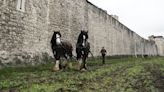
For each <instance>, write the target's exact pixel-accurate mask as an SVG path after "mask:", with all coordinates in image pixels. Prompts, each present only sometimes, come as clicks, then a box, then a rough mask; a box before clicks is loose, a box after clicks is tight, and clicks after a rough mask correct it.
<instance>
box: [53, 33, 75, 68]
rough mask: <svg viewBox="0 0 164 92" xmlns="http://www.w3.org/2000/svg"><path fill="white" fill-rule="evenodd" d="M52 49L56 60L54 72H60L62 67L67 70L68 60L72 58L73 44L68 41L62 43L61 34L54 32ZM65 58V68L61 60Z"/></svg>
mask: <svg viewBox="0 0 164 92" xmlns="http://www.w3.org/2000/svg"><path fill="white" fill-rule="evenodd" d="M51 48H52V51H53V54H54V57H55V59H56V62H55V65H54V67H53V71H58V70H60V69H61V68H62V67H63V68H65V67H66V65H67V59H68V58H72V51H73V47H72V44H71V43H69V42H66V41H61V34H60V32H56V31H55V32H54V34H53V36H52V39H51ZM61 57H64V58H65V59H66V61H65V62H63V63H64V64H63V66H62V65H61V62H60V58H61Z"/></svg>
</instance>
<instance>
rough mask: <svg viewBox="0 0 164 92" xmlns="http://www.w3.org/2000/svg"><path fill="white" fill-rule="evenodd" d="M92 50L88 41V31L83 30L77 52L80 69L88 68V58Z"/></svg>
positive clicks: (77, 44) (78, 41)
mask: <svg viewBox="0 0 164 92" xmlns="http://www.w3.org/2000/svg"><path fill="white" fill-rule="evenodd" d="M89 52H90V43H89V42H88V31H81V33H80V34H79V37H78V40H77V43H76V54H77V61H78V68H79V70H87V67H86V59H87V57H88V54H89Z"/></svg>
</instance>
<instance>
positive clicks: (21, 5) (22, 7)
mask: <svg viewBox="0 0 164 92" xmlns="http://www.w3.org/2000/svg"><path fill="white" fill-rule="evenodd" d="M17 10H19V11H22V12H24V11H25V0H17Z"/></svg>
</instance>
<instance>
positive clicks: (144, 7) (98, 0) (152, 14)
mask: <svg viewBox="0 0 164 92" xmlns="http://www.w3.org/2000/svg"><path fill="white" fill-rule="evenodd" d="M88 1H90V2H91V3H93V4H94V5H96V6H98V7H99V8H102V9H103V10H107V12H108V14H113V15H117V16H119V21H120V22H121V23H123V24H124V25H126V26H127V27H128V28H130V29H131V30H133V31H134V32H136V33H137V34H139V35H140V36H142V37H144V38H147V37H148V36H150V35H156V36H157V35H162V36H164V0H88Z"/></svg>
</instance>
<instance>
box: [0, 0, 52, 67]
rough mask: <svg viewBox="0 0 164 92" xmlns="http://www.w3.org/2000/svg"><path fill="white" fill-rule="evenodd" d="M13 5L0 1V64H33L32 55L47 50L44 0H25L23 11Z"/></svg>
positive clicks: (10, 1)
mask: <svg viewBox="0 0 164 92" xmlns="http://www.w3.org/2000/svg"><path fill="white" fill-rule="evenodd" d="M17 4H18V0H0V63H1V64H3V65H6V64H8V65H10V64H11V65H12V64H19V63H22V62H23V63H34V64H35V63H38V62H36V61H35V59H33V57H35V56H37V55H41V54H42V53H45V52H49V50H48V47H47V46H48V45H49V41H48V36H49V35H48V34H49V33H48V22H49V16H48V15H49V11H48V9H49V4H48V0H25V4H24V10H19V9H17V8H18V7H17V6H18V5H17ZM43 34H44V35H43ZM16 61H17V62H16ZM33 61H34V62H33Z"/></svg>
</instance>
